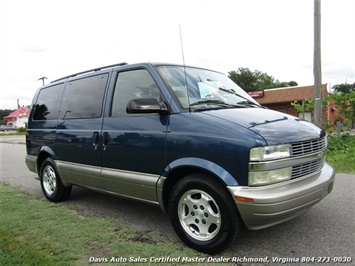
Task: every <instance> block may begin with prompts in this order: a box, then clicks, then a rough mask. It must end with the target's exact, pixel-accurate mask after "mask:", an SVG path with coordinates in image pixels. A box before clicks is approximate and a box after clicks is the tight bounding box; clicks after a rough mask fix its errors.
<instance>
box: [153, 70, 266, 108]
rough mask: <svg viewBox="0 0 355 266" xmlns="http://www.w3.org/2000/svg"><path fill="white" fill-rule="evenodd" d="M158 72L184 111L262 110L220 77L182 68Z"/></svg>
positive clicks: (211, 72) (242, 91)
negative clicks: (256, 108)
mask: <svg viewBox="0 0 355 266" xmlns="http://www.w3.org/2000/svg"><path fill="white" fill-rule="evenodd" d="M157 70H158V72H159V73H160V75H161V77H162V78H163V79H164V81H165V83H166V84H167V85H168V86H169V87H170V88H171V90H172V91H173V93H174V94H175V96H176V98H177V99H178V100H179V102H180V104H181V106H182V107H183V108H184V109H191V110H206V109H221V108H240V107H244V108H245V107H260V105H259V104H258V103H257V102H256V101H255V100H254V99H253V98H251V97H250V96H249V95H248V94H247V93H246V92H245V91H244V90H242V89H241V88H240V87H239V86H238V85H237V84H235V83H234V82H233V81H232V80H231V79H229V78H228V77H227V76H225V75H223V74H221V73H218V72H214V71H211V70H206V69H200V68H192V67H185V68H184V67H183V66H159V67H157ZM185 73H186V74H185Z"/></svg>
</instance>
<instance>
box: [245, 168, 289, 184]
mask: <svg viewBox="0 0 355 266" xmlns="http://www.w3.org/2000/svg"><path fill="white" fill-rule="evenodd" d="M291 174H292V167H287V168H281V169H277V170H270V171H262V172H249V180H248V184H249V186H262V185H269V184H273V183H278V182H282V181H286V180H289V179H291Z"/></svg>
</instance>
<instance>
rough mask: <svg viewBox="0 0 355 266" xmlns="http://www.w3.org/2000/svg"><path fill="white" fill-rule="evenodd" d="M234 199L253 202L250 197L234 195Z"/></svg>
mask: <svg viewBox="0 0 355 266" xmlns="http://www.w3.org/2000/svg"><path fill="white" fill-rule="evenodd" d="M235 199H236V200H238V201H244V202H254V199H252V198H245V197H239V196H235Z"/></svg>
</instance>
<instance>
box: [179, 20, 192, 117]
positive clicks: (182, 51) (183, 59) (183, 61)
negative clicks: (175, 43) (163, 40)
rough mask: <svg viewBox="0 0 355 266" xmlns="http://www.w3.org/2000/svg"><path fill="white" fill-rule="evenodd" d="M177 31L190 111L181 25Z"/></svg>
mask: <svg viewBox="0 0 355 266" xmlns="http://www.w3.org/2000/svg"><path fill="white" fill-rule="evenodd" d="M179 32H180V43H181V54H182V63H183V65H184V75H185V87H186V94H187V104H188V105H189V112H191V107H190V95H189V89H188V86H187V75H186V65H185V56H184V46H183V43H182V34H181V25H180V24H179Z"/></svg>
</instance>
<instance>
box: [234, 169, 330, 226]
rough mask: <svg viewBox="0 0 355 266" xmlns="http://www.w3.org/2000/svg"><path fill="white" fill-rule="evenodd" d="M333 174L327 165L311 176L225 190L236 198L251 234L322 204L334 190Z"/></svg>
mask: <svg viewBox="0 0 355 266" xmlns="http://www.w3.org/2000/svg"><path fill="white" fill-rule="evenodd" d="M334 176H335V171H334V168H333V167H332V166H331V165H329V164H327V163H326V164H324V167H323V168H322V170H321V171H320V172H319V173H317V174H316V175H313V176H308V177H304V178H298V179H294V180H290V181H286V182H281V183H277V184H273V185H269V186H263V187H235V186H233V187H228V189H229V191H230V192H231V194H232V195H233V197H234V199H235V198H236V197H242V198H249V199H253V202H245V201H240V200H236V204H237V207H238V210H239V212H240V215H241V217H242V219H243V221H244V223H245V225H246V226H247V228H248V229H250V230H257V229H262V228H266V227H269V226H273V225H275V224H278V223H282V222H284V221H287V220H290V219H292V218H294V217H296V216H297V215H299V214H301V212H302V211H303V210H304V209H307V208H309V207H311V206H312V205H314V204H316V203H318V202H319V201H321V200H322V199H323V198H324V197H325V196H327V195H328V194H329V193H330V192H331V191H332V189H333V184H334Z"/></svg>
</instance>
